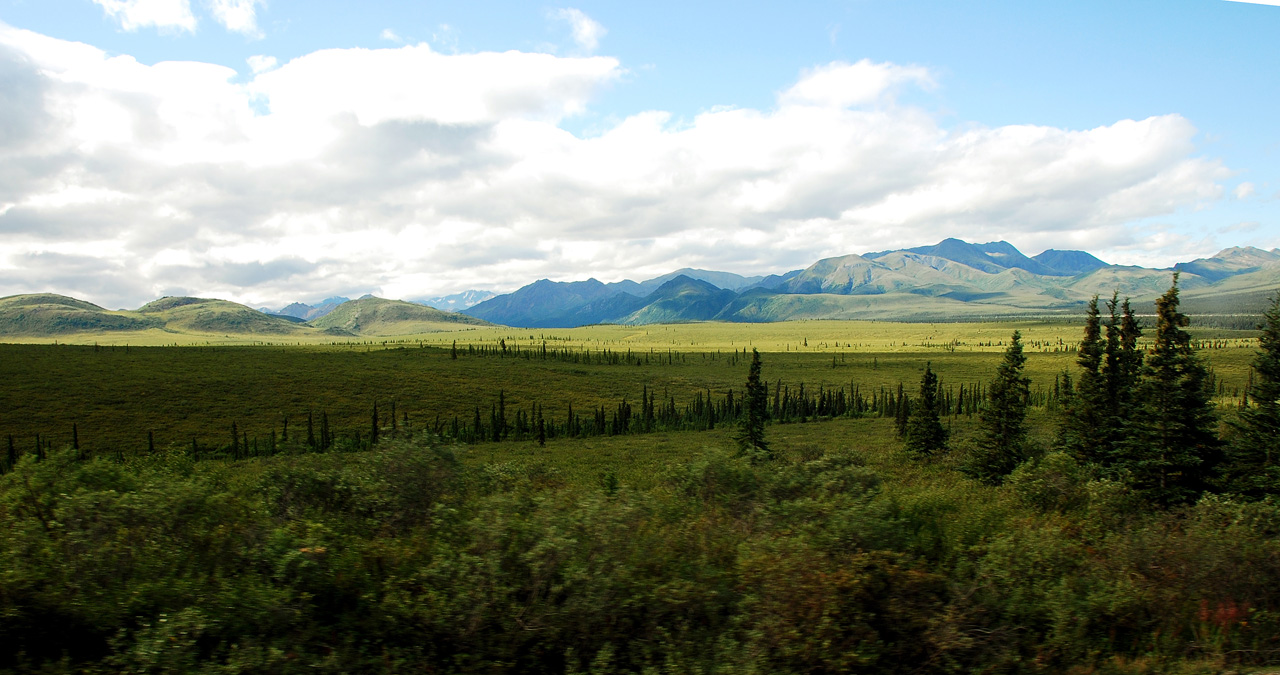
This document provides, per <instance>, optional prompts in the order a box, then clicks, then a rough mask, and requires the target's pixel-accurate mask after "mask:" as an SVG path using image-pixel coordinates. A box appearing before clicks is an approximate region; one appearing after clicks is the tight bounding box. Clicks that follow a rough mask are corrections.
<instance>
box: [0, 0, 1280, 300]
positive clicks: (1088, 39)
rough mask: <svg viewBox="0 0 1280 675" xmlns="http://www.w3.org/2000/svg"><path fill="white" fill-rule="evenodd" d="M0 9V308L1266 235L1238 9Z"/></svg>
mask: <svg viewBox="0 0 1280 675" xmlns="http://www.w3.org/2000/svg"><path fill="white" fill-rule="evenodd" d="M0 23H2V25H0V29H3V30H0V78H3V79H0V81H3V82H4V83H5V89H7V90H9V91H10V92H11V93H10V96H8V97H0V117H3V119H4V121H5V122H6V126H8V127H9V129H10V131H9V132H7V133H5V134H2V135H0V153H2V154H0V158H3V159H0V173H5V174H6V175H4V176H0V179H7V180H3V181H0V182H3V183H7V185H8V187H7V188H0V244H3V246H2V247H0V295H4V294H9V293H19V292H32V291H46V290H52V291H56V292H63V293H68V294H71V295H76V296H77V297H84V298H87V299H91V300H94V301H97V302H100V303H103V304H106V305H109V306H136V305H138V304H141V302H145V301H146V300H149V299H152V298H154V297H157V296H158V295H162V294H200V295H213V296H217V297H224V298H229V299H235V300H239V301H242V302H247V303H251V304H254V305H255V306H257V305H263V304H265V305H271V306H276V305H282V304H285V303H287V302H290V301H293V300H298V299H301V300H316V299H319V298H321V297H324V296H327V295H332V294H338V293H341V294H347V295H350V294H359V293H364V292H373V293H375V294H379V295H384V296H388V297H405V298H415V297H426V296H431V295H439V294H445V293H451V292H457V291H461V290H464V289H467V288H483V289H491V290H496V291H505V290H511V289H513V288H514V287H516V286H519V285H522V284H523V283H526V282H528V281H531V280H533V279H536V278H541V277H549V278H552V279H557V280H572V279H582V278H586V277H588V276H595V277H597V278H600V279H602V280H605V281H612V280H616V279H620V278H627V277H629V278H635V279H640V278H646V277H651V276H656V275H658V274H661V273H663V272H666V271H669V270H670V269H674V268H676V267H681V266H691V267H700V268H707V269H723V270H728V271H735V272H739V273H743V274H759V273H770V272H781V271H786V270H788V269H794V268H797V267H803V266H805V265H807V264H809V263H811V262H813V261H814V260H816V259H818V258H820V257H825V256H831V255H840V254H846V253H861V252H865V251H871V250H883V249H886V248H895V247H902V246H918V245H923V244H929V243H934V242H936V241H937V240H939V239H942V238H943V237H947V236H956V237H960V238H963V239H966V240H969V241H989V240H997V239H1005V240H1008V241H1010V242H1012V243H1013V244H1015V245H1016V246H1018V247H1019V248H1021V249H1023V251H1024V252H1026V253H1028V254H1034V253H1038V252H1039V251H1041V250H1044V249H1046V248H1083V249H1086V250H1089V251H1091V252H1093V253H1095V254H1097V255H1099V256H1100V257H1102V258H1103V259H1105V260H1108V261H1109V262H1116V263H1124V264H1143V265H1147V266H1168V265H1172V264H1173V263H1175V262H1178V261H1182V260H1189V259H1192V258H1195V257H1200V256H1204V255H1209V254H1212V253H1214V252H1215V251H1217V250H1219V249H1221V248H1224V247H1227V246H1235V245H1254V246H1259V247H1263V248H1268V249H1270V248H1274V247H1277V246H1280V223H1277V218H1276V216H1277V214H1278V212H1280V208H1278V206H1277V205H1278V204H1280V125H1278V124H1276V123H1275V122H1274V119H1275V116H1276V111H1277V110H1280V100H1278V99H1280V75H1278V73H1280V40H1276V39H1275V36H1276V35H1280V7H1278V6H1272V5H1269V4H1257V3H1245V2H1233V1H1228V0H1202V1H1182V2H1168V1H1166V2H1124V3H1109V2H1108V3H1104V2H1035V3H1027V2H984V3H944V2H889V1H877V0H864V1H853V2H828V3H820V2H812V3H803V4H802V6H800V7H795V6H783V5H781V3H747V2H734V3H728V2H725V3H689V2H682V3H663V2H647V3H592V2H576V3H570V4H548V3H536V2H469V3H432V2H364V3H355V2H337V1H332V0H309V1H306V2H303V1H300V0H267V1H265V2H262V1H254V0H0ZM135 60H136V63H135V62H134V61H135ZM251 63H252V64H253V65H251ZM208 64H214V65H216V66H221V67H222V68H221V69H219V68H214V67H211V66H210V65H208ZM255 67H256V68H257V70H258V72H256V73H255ZM6 165H7V167H8V171H5V170H4V167H5V166H6Z"/></svg>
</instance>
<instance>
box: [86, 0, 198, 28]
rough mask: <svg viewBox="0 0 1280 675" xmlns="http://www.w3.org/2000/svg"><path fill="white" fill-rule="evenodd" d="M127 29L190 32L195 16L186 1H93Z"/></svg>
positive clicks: (194, 24)
mask: <svg viewBox="0 0 1280 675" xmlns="http://www.w3.org/2000/svg"><path fill="white" fill-rule="evenodd" d="M93 2H94V3H95V4H97V5H99V6H100V7H102V11H103V12H104V13H105V14H106V15H107V16H108V17H110V18H112V19H114V20H115V21H117V22H119V23H120V27H121V28H123V29H125V30H127V31H135V30H137V29H139V28H153V27H154V28H158V29H160V30H176V31H187V32H194V31H195V29H196V17H195V15H194V14H192V13H191V3H190V2H189V0H93Z"/></svg>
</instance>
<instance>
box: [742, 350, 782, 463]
mask: <svg viewBox="0 0 1280 675" xmlns="http://www.w3.org/2000/svg"><path fill="white" fill-rule="evenodd" d="M760 366H761V363H760V352H759V351H758V350H756V349H752V350H751V366H750V367H749V368H748V370H747V392H746V395H745V398H744V400H743V408H744V410H743V412H744V414H743V416H742V419H741V421H740V422H739V423H738V424H739V426H738V434H737V440H738V452H739V454H741V455H744V456H746V457H748V458H750V459H751V461H752V462H761V461H765V460H770V459H773V451H772V450H770V449H769V443H768V442H767V441H765V439H764V421H765V418H766V417H767V416H768V405H769V403H768V393H767V392H766V391H765V386H764V383H762V382H761V381H760Z"/></svg>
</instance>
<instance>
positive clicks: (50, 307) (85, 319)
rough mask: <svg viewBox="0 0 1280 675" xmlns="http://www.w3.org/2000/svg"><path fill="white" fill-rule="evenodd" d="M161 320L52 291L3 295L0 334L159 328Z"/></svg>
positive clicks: (46, 334) (0, 300)
mask: <svg viewBox="0 0 1280 675" xmlns="http://www.w3.org/2000/svg"><path fill="white" fill-rule="evenodd" d="M161 324H162V322H160V321H154V320H149V319H146V318H143V317H139V316H136V315H133V314H131V313H129V312H109V311H107V310H105V309H103V308H102V307H99V306H97V305H95V304H93V303H90V302H85V301H84V300H77V299H75V298H69V297H67V296H65V295H56V294H53V293H35V294H29V295H11V296H8V297H5V298H0V335H12V336H24V337H41V336H56V335H70V334H74V333H96V332H119V331H134V330H146V329H148V328H156V327H159V326H160V325H161Z"/></svg>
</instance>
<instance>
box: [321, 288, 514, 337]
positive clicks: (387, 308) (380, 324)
mask: <svg viewBox="0 0 1280 675" xmlns="http://www.w3.org/2000/svg"><path fill="white" fill-rule="evenodd" d="M311 325H312V326H315V327H316V328H320V329H322V330H324V329H328V330H330V331H331V332H346V333H349V334H353V335H412V334H414V333H432V332H438V331H441V330H448V329H453V328H457V327H458V326H459V325H469V326H488V325H490V324H489V322H487V321H483V320H480V319H477V318H475V317H471V316H467V315H465V314H458V313H456V312H444V311H441V310H438V309H436V308H434V307H426V306H423V305H418V304H414V303H411V302H404V301H401V300H385V299H383V298H375V297H366V298H360V299H359V300H351V301H349V302H344V303H342V304H341V305H339V306H338V308H337V309H335V310H333V311H332V312H329V313H328V314H326V315H324V316H322V317H320V318H318V319H316V320H314V321H312V322H311Z"/></svg>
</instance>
